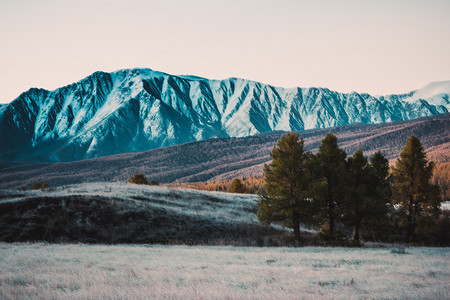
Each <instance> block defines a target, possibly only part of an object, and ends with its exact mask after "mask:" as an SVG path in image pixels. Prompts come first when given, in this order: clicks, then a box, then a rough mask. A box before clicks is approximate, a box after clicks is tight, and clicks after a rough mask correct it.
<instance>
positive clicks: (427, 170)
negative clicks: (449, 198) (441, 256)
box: [393, 136, 441, 242]
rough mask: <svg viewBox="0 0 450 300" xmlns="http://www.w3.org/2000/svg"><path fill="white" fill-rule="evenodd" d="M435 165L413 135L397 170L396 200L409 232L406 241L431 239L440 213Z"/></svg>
mask: <svg viewBox="0 0 450 300" xmlns="http://www.w3.org/2000/svg"><path fill="white" fill-rule="evenodd" d="M433 168H434V164H433V162H428V160H427V158H426V155H425V151H424V149H423V147H422V145H421V143H420V141H419V139H418V138H417V137H415V136H411V137H410V138H409V139H408V141H407V142H406V146H405V147H404V148H403V151H402V152H401V153H400V157H399V158H398V159H397V163H396V166H395V168H394V174H393V175H394V187H393V199H394V202H395V203H396V204H398V209H399V215H400V218H401V220H402V224H403V226H404V228H405V230H406V242H412V241H415V240H416V237H417V235H418V234H421V235H422V237H424V236H427V235H428V236H430V235H431V233H432V231H433V224H436V222H437V218H438V217H439V214H440V200H441V199H440V195H439V188H438V186H436V185H433V184H432V183H431V176H432V174H433Z"/></svg>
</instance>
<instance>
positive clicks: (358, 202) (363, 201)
mask: <svg viewBox="0 0 450 300" xmlns="http://www.w3.org/2000/svg"><path fill="white" fill-rule="evenodd" d="M347 175H348V176H347V182H346V193H345V197H344V201H343V203H342V207H341V208H342V218H343V220H344V222H345V223H346V224H347V225H350V226H353V241H354V242H355V243H356V244H357V245H359V244H360V241H359V237H360V229H361V226H362V225H363V222H364V221H365V220H364V219H365V218H366V216H367V215H368V214H369V213H370V211H369V210H368V208H369V202H370V196H371V195H370V187H369V186H370V185H371V179H372V178H371V175H372V174H371V169H370V165H369V163H368V161H367V158H366V157H364V154H363V152H362V150H361V149H359V148H358V150H357V151H356V152H355V153H354V154H353V156H352V157H350V158H349V159H348V173H347Z"/></svg>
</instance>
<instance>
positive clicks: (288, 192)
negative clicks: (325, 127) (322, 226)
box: [257, 132, 311, 240]
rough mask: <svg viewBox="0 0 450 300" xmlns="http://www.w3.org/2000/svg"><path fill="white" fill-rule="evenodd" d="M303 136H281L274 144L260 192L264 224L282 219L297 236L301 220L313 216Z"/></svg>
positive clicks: (261, 214)
mask: <svg viewBox="0 0 450 300" xmlns="http://www.w3.org/2000/svg"><path fill="white" fill-rule="evenodd" d="M303 144H304V142H303V139H301V140H299V139H298V135H297V133H295V132H294V133H287V134H286V135H285V136H282V137H281V139H280V140H279V141H278V143H277V145H276V146H275V147H274V148H273V150H272V153H271V154H270V157H271V158H272V163H271V164H270V165H265V166H264V177H265V191H266V193H265V194H264V195H261V197H260V202H259V210H258V214H257V216H258V219H259V221H260V222H261V223H262V224H265V225H269V224H271V223H272V222H275V221H279V222H283V226H286V227H289V228H293V229H294V233H295V238H296V239H297V240H300V222H301V221H303V222H307V221H308V219H307V218H308V217H309V216H310V211H309V208H310V204H311V201H310V195H309V193H308V188H309V180H310V176H309V172H308V164H309V160H310V154H309V152H305V151H304V148H303Z"/></svg>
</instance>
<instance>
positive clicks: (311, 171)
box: [258, 133, 449, 245]
mask: <svg viewBox="0 0 450 300" xmlns="http://www.w3.org/2000/svg"><path fill="white" fill-rule="evenodd" d="M270 156H271V158H272V162H271V163H270V164H269V165H265V166H264V179H265V185H264V193H263V194H261V197H260V203H259V211H258V219H259V220H260V222H261V223H263V224H266V225H269V224H271V223H273V222H277V223H281V224H283V226H285V227H289V228H292V229H293V230H294V234H295V238H296V239H297V240H298V241H301V234H300V224H301V223H303V224H306V225H315V226H320V227H321V235H322V237H323V238H325V239H327V240H330V241H339V240H345V239H347V238H348V237H349V236H351V240H352V241H353V242H354V243H355V244H356V245H360V238H361V237H362V238H363V239H365V240H377V241H388V242H393V241H401V240H403V241H406V242H413V243H426V244H442V245H443V244H448V243H449V234H448V230H449V229H448V227H449V226H448V225H449V218H448V217H449V216H448V214H442V211H441V209H440V203H441V197H440V191H439V187H438V186H437V185H436V184H434V183H433V182H432V181H431V178H432V174H433V170H434V169H435V166H434V164H433V162H430V161H428V159H427V157H426V154H425V152H424V149H423V147H422V145H421V143H420V141H419V139H418V138H417V137H415V136H411V137H410V138H409V139H408V141H407V143H406V146H405V147H404V149H403V151H402V152H401V153H400V156H399V158H398V159H397V161H396V164H395V166H394V167H393V168H392V172H389V161H388V160H387V159H386V158H385V157H384V156H383V155H382V153H381V152H380V151H378V152H376V153H375V154H374V155H373V156H371V157H370V159H369V158H367V157H365V156H364V154H363V151H362V150H361V149H358V150H356V152H355V153H354V154H353V155H352V156H351V157H347V153H346V152H345V151H344V150H342V149H340V148H339V146H338V143H337V137H336V136H335V135H333V134H332V133H328V134H327V135H326V136H325V138H324V139H323V140H322V143H321V145H320V146H319V149H318V152H317V153H316V154H312V153H310V152H308V151H305V150H304V140H303V139H299V138H298V135H297V133H287V134H286V135H284V136H282V137H281V139H280V140H279V141H278V143H277V145H276V146H275V147H274V148H273V150H272V153H271V155H270Z"/></svg>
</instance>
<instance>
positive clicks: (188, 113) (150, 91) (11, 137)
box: [0, 69, 450, 161]
mask: <svg viewBox="0 0 450 300" xmlns="http://www.w3.org/2000/svg"><path fill="white" fill-rule="evenodd" d="M449 95H450V81H448V82H437V83H432V84H430V85H428V86H426V87H424V88H423V89H420V90H417V91H413V92H411V93H409V94H403V95H388V96H381V97H374V96H371V95H369V94H358V93H356V92H353V93H349V94H343V93H338V92H334V91H330V90H328V89H326V88H280V87H273V86H270V85H267V84H262V83H259V82H255V81H250V80H244V79H239V78H229V79H225V80H208V79H205V78H200V77H195V76H173V75H169V74H165V73H162V72H157V71H153V70H150V69H130V70H120V71H116V72H112V73H105V72H96V73H94V74H92V75H90V76H88V77H86V78H85V79H83V80H81V81H79V82H77V83H73V84H71V85H68V86H65V87H62V88H59V89H56V90H55V91H47V90H43V89H37V88H32V89H30V90H28V91H27V92H25V93H23V94H21V95H20V96H19V97H18V98H17V99H15V100H14V101H13V102H11V103H10V104H8V105H2V106H0V140H1V141H2V146H1V148H0V159H2V160H43V161H46V160H49V161H71V160H79V159H84V158H91V157H97V156H103V155H109V154H117V153H124V152H135V151H144V150H148V149H153V148H159V147H165V146H170V145H176V144H181V143H184V142H189V141H198V140H204V139H208V138H214V137H228V136H231V137H242V136H249V135H254V134H258V133H263V132H268V131H274V130H286V131H288V130H297V131H299V130H304V129H311V128H326V127H332V126H339V125H347V124H353V123H384V122H391V121H400V120H408V119H414V118H417V117H422V116H428V115H434V114H439V113H446V112H448V111H449V110H450V101H449Z"/></svg>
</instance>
